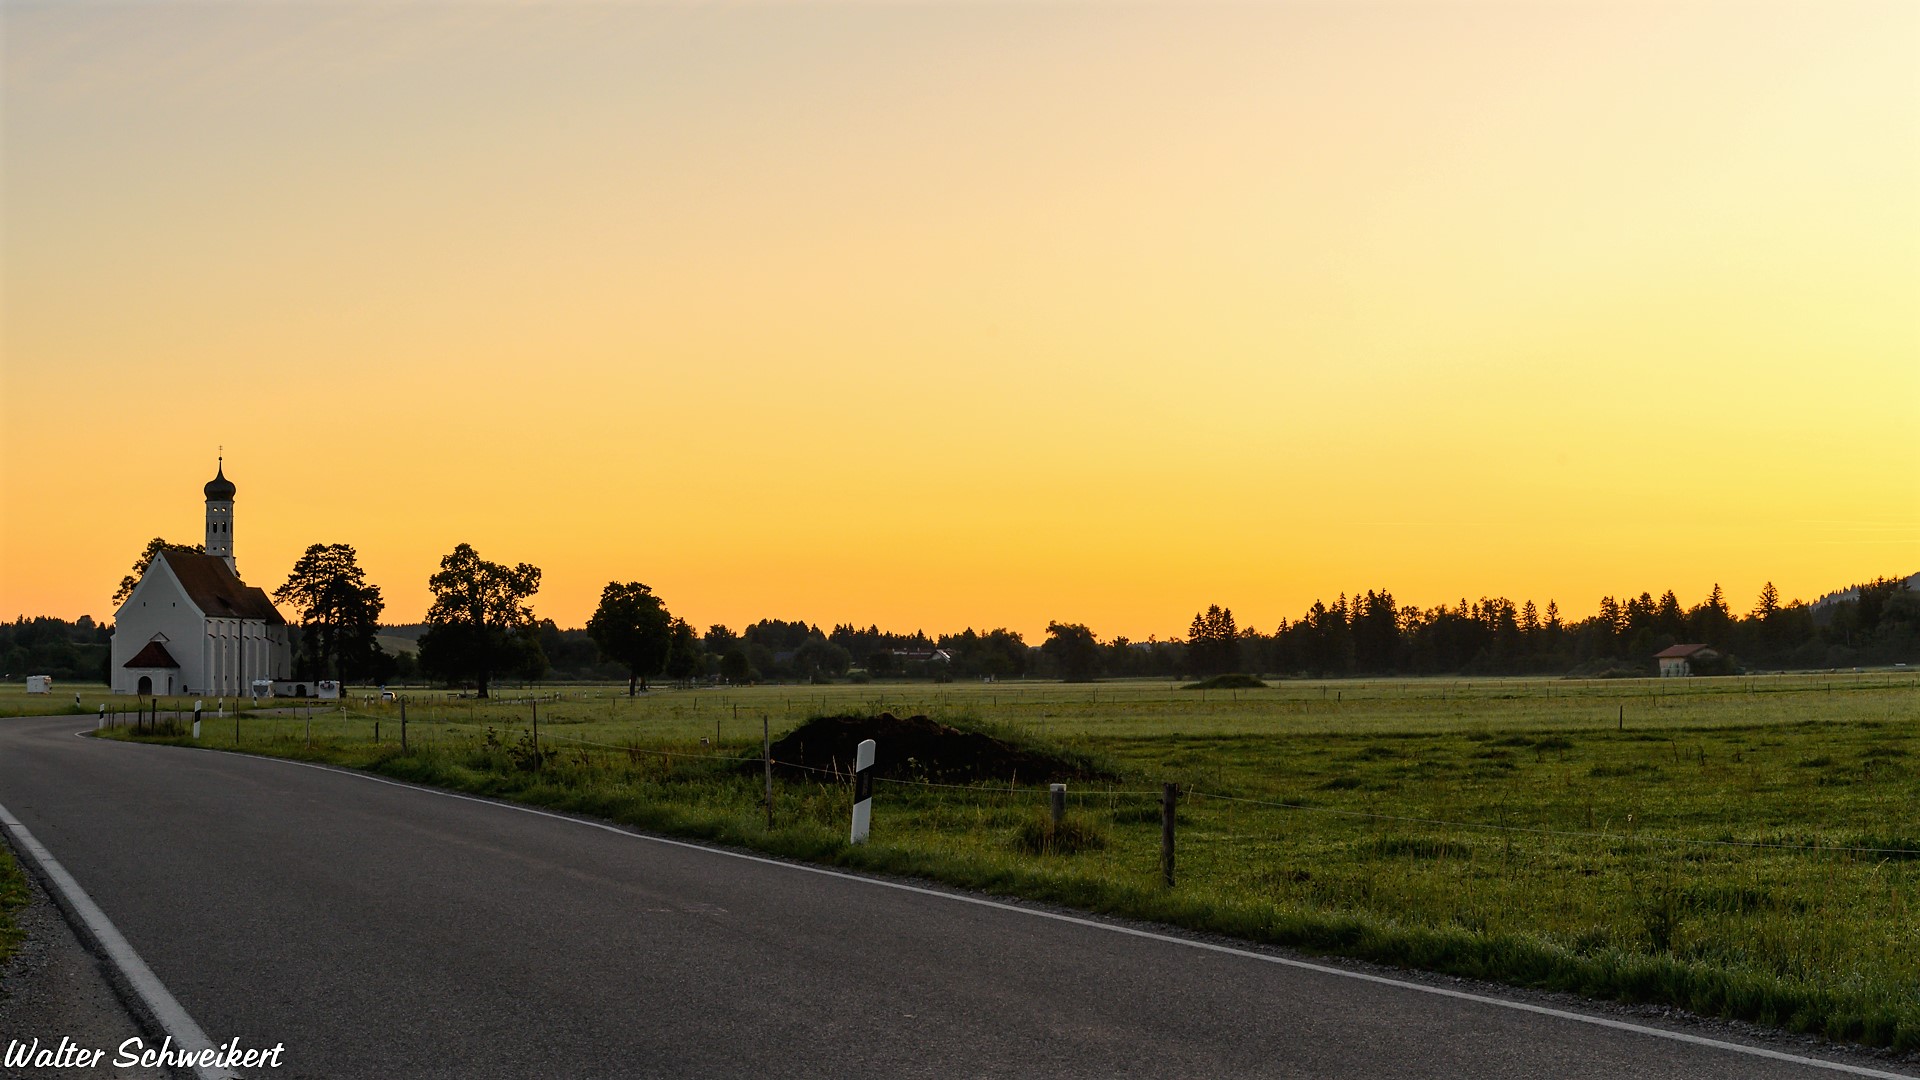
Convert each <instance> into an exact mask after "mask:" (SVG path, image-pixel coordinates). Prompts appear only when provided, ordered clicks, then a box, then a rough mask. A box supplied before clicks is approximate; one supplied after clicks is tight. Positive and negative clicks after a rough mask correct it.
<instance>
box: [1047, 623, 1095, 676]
mask: <svg viewBox="0 0 1920 1080" xmlns="http://www.w3.org/2000/svg"><path fill="white" fill-rule="evenodd" d="M1040 651H1041V652H1042V653H1045V654H1046V655H1047V656H1049V657H1051V658H1052V659H1053V662H1054V663H1055V664H1057V665H1058V666H1059V668H1060V677H1061V678H1062V679H1065V680H1066V681H1067V682H1092V681H1093V680H1094V679H1095V678H1097V677H1098V676H1099V674H1100V639H1099V638H1097V637H1095V636H1094V633H1093V631H1092V630H1090V629H1088V628H1087V627H1086V626H1085V625H1084V624H1082V623H1062V622H1050V623H1048V624H1047V640H1046V642H1045V643H1044V644H1042V645H1041V646H1040Z"/></svg>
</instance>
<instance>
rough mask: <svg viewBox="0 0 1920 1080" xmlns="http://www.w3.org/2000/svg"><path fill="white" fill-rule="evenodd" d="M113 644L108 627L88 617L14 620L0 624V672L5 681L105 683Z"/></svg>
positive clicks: (111, 631) (45, 617) (43, 617)
mask: <svg viewBox="0 0 1920 1080" xmlns="http://www.w3.org/2000/svg"><path fill="white" fill-rule="evenodd" d="M112 644H113V630H112V628H111V627H106V626H101V625H100V624H98V623H96V622H94V621H93V617H92V616H90V615H82V616H80V619H79V621H77V622H68V621H66V620H65V619H54V618H49V617H47V616H45V615H42V616H38V617H36V618H32V619H28V618H24V617H23V618H16V619H14V620H13V622H11V623H0V672H4V673H5V677H6V678H8V679H24V678H25V677H27V676H28V675H51V676H53V677H54V678H55V679H63V680H69V681H74V682H90V683H91V682H106V681H107V664H108V662H109V660H110V654H111V646H112Z"/></svg>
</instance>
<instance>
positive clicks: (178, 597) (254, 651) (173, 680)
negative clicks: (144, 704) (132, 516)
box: [110, 459, 293, 697]
mask: <svg viewBox="0 0 1920 1080" xmlns="http://www.w3.org/2000/svg"><path fill="white" fill-rule="evenodd" d="M234 491H235V489H234V486H233V481H231V480H228V479H227V474H226V462H225V460H224V459H223V460H222V461H221V462H220V464H219V465H218V466H217V467H216V468H215V475H214V478H213V479H212V480H210V481H208V482H207V486H206V488H205V492H206V497H207V541H206V549H207V553H206V554H204V555H200V554H194V553H188V552H181V551H162V552H160V553H159V554H158V555H155V556H154V559H153V562H152V563H150V564H149V565H148V566H147V569H146V572H145V573H144V574H142V575H141V577H140V583H139V584H138V585H135V586H134V589H133V594H132V595H130V596H128V597H127V602H126V603H124V604H122V605H120V610H119V611H117V612H115V613H114V617H113V648H112V657H113V659H112V662H111V665H110V672H111V678H112V684H113V692H114V693H116V694H205V695H209V696H222V697H238V696H240V695H242V694H245V693H247V692H248V691H249V690H250V688H251V686H252V684H253V682H254V680H258V679H267V680H272V679H286V678H288V677H289V676H290V675H291V674H292V669H293V638H292V633H291V631H290V629H289V627H288V626H287V621H286V620H285V619H283V618H281V617H280V612H279V611H278V610H277V609H275V608H274V606H273V601H271V600H269V599H267V594H266V593H264V592H262V591H260V590H259V589H256V588H253V587H251V586H249V585H247V584H246V583H245V582H243V581H241V580H240V575H239V573H238V571H237V570H236V569H235V563H234V558H233V496H234Z"/></svg>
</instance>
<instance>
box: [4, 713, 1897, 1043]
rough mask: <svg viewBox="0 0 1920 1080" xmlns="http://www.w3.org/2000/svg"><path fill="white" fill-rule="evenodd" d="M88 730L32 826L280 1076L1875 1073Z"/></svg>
mask: <svg viewBox="0 0 1920 1080" xmlns="http://www.w3.org/2000/svg"><path fill="white" fill-rule="evenodd" d="M87 723H88V722H87V721H86V720H85V719H84V718H75V717H60V718H47V719H23V720H0V805H4V806H5V807H6V808H7V809H9V810H11V811H12V812H13V814H14V815H15V816H17V817H18V818H19V819H20V821H21V822H22V823H23V824H24V825H25V826H26V827H27V828H28V829H29V830H31V831H32V832H33V833H34V835H35V836H37V837H38V839H39V840H40V842H41V843H42V844H44V845H45V846H46V847H47V849H48V850H49V851H50V852H51V853H52V854H53V855H54V857H55V858H57V859H58V860H60V861H61V862H62V863H64V865H65V866H66V868H67V870H68V871H69V872H71V873H72V875H73V876H74V877H75V878H76V879H77V880H78V882H79V883H80V884H81V886H83V887H84V888H85V889H86V890H87V891H88V892H89V893H90V894H91V895H92V897H93V899H94V900H95V901H96V902H97V903H98V905H99V906H100V908H101V909H102V910H103V911H104V912H105V913H106V914H107V915H108V916H109V917H110V918H111V919H112V920H113V921H114V923H115V924H116V925H117V926H118V928H119V929H120V931H121V932H122V933H123V934H124V935H125V937H126V939H127V940H128V942H129V943H130V944H131V945H132V946H133V947H134V949H135V950H137V951H138V952H139V953H140V955H141V956H142V957H143V958H144V959H145V960H146V962H147V964H148V965H149V966H150V967H151V968H152V969H153V971H154V973H155V974H156V975H157V976H158V977H159V979H160V980H161V981H162V982H163V983H165V985H166V986H167V988H168V989H169V990H171V992H172V994H173V995H174V997H175V998H176V999H177V1000H178V1001H179V1002H180V1004H181V1005H182V1006H183V1007H184V1008H185V1010H186V1011H187V1013H189V1014H190V1015H191V1016H192V1017H193V1019H194V1020H197V1021H198V1023H199V1026H200V1027H201V1028H203V1029H204V1030H205V1031H206V1033H207V1034H208V1035H209V1036H211V1037H212V1039H213V1040H214V1041H215V1042H225V1041H226V1040H227V1039H229V1038H233V1037H239V1038H240V1039H241V1040H242V1041H243V1042H244V1043H246V1044H248V1045H268V1046H270V1045H272V1044H274V1043H284V1044H285V1045H286V1052H285V1057H284V1061H285V1064H284V1066H283V1067H282V1068H281V1069H279V1070H277V1071H275V1072H274V1073H272V1075H276V1076H283V1077H284V1076H303V1077H327V1078H340V1077H369V1078H372V1077H380V1078H395V1077H457V1078H460V1080H477V1078H484V1077H516V1078H517V1077H556V1078H559V1077H564V1078H589V1077H653V1076H659V1077H754V1078H765V1077H783V1076H831V1077H835V1078H836V1080H842V1078H856V1077H886V1078H900V1077H916V1076H927V1077H942V1078H946V1077H969V1076H995V1077H1000V1076H1021V1077H1113V1076H1151V1077H1248V1076H1286V1077H1327V1078H1335V1077H1367V1078H1378V1077H1515V1078H1518V1077H1528V1078H1533V1077H1596V1078H1598V1077H1606V1078H1618V1077H1726V1078H1729V1080H1732V1078H1741V1080H1747V1078H1771V1077H1831V1076H1836V1075H1844V1074H1842V1073H1835V1072H1832V1071H1828V1070H1826V1069H1822V1068H1816V1067H1812V1066H1808V1065H1803V1064H1796V1063H1793V1062H1783V1061H1778V1060H1770V1059H1768V1058H1764V1057H1754V1056H1750V1055H1747V1054H1742V1053H1737V1052H1734V1051H1730V1050H1727V1049H1722V1048H1718V1047H1713V1046H1702V1045H1692V1044H1688V1043H1683V1042H1675V1041H1671V1040H1668V1039H1662V1038H1657V1037H1654V1036H1652V1035H1650V1034H1646V1033H1643V1032H1639V1031H1633V1030H1618V1029H1612V1028H1607V1027H1600V1026H1594V1025H1592V1024H1587V1023H1581V1022H1577V1021H1573V1020H1568V1019H1562V1018H1558V1017H1553V1016H1546V1015H1540V1014H1537V1013H1529V1012H1525V1011H1518V1010H1514V1009H1510V1008H1504V1007H1501V1006H1498V1005H1493V1004H1486V1003H1481V1002H1475V1001H1470V1000H1459V999H1454V998H1448V997H1442V996H1436V995H1434V994H1431V993H1425V992H1421V991H1419V990H1416V989H1411V988H1407V987H1402V986H1396V985H1386V984H1382V983H1378V982H1368V981H1362V980H1357V979H1352V978H1346V977H1342V976H1339V975H1333V974H1326V973H1321V972H1316V971H1311V970H1302V969H1298V968H1293V967H1287V966H1282V965H1279V964H1274V963H1267V962H1262V961H1261V960H1259V959H1255V958H1252V957H1249V956H1245V955H1239V954H1237V953H1235V952H1233V951H1215V950H1207V949H1201V948H1195V947H1193V946H1192V945H1190V944H1186V943H1183V942H1181V941H1177V940H1161V939H1158V938H1155V937H1148V936H1138V935H1130V934H1124V933H1116V932H1114V931H1113V930H1111V929H1104V928H1101V927H1098V926H1092V925H1085V924H1082V923H1077V922H1073V921H1066V920H1059V919H1050V918H1044V917H1037V916H1035V915H1033V914H1031V913H1028V912H1022V911H1015V910H1007V909H1005V908H1002V907H997V906H990V905H983V904H977V903H968V902H965V901H962V900H956V899H954V898H952V897H951V896H948V895H942V894H940V893H939V892H938V891H937V890H936V891H926V892H922V891H910V890H903V889H897V888H889V887H886V886H885V885H880V884H875V883H873V882H871V881H868V880H860V879H852V878H848V877H844V876H835V875H828V874H820V873H814V872H809V871H807V870H804V869H797V868H795V867H792V866H789V865H785V864H777V863H770V862H765V861H757V860H751V859H743V858H738V857H735V856H732V855H728V854H724V853H718V852H714V851H709V850H706V849H701V848H695V847H691V846H683V845H677V844H670V843H661V842H658V841H655V840H651V839H646V838H640V837H636V836H633V835H630V834H625V833H621V832H615V831H610V830H606V829H600V828H593V827H589V826H586V825H582V824H580V823H578V822H576V821H573V820H569V819H559V818H554V817H547V816H540V815H536V814H530V813H525V812H522V811H518V810H514V809H511V808H506V807H502V806H499V805H496V804H491V803H485V802H478V801H471V800H462V799H456V798H449V797H446V796H444V795H440V794H435V793H431V792H426V791H423V790H421V789H418V788H411V787H407V786H402V785H395V784H388V783H379V782H374V781H370V780H368V779H365V778H361V777H356V776H352V775H347V774H343V773H338V772H332V771H327V770H321V769H315V768H310V767H302V766H299V765H294V764H290V763H285V762H277V761H270V760H263V759H256V758H246V757H240V756H235V755H229V754H220V753H209V752H202V751H195V750H183V749H177V748H169V747H153V746H135V745H128V744H125V743H109V742H103V741H99V740H94V739H82V738H76V737H75V735H74V732H75V731H76V730H77V729H79V728H82V727H85V726H86V725H87ZM1275 955H1278V954H1275ZM1466 989H1469V990H1473V991H1475V992H1483V993H1484V992H1488V991H1486V990H1485V988H1479V987H1466ZM1493 993H1498V992H1497V991H1493ZM1595 1015H1602V1016H1605V1015H1609V1014H1606V1013H1604V1012H1599V1011H1596V1014H1595ZM1693 1030H1698V1029H1693ZM1704 1033H1705V1034H1707V1035H1710V1036H1712V1037H1714V1038H1727V1037H1728V1036H1727V1035H1726V1034H1725V1033H1724V1032H1723V1031H1721V1030H1718V1029H1711V1030H1707V1031H1705V1032H1704ZM14 1034H17V1033H11V1032H7V1031H0V1044H4V1042H5V1040H6V1039H7V1038H8V1037H9V1036H11V1035H14ZM41 1034H44V1033H41ZM1776 1049H1784V1050H1786V1051H1789V1052H1793V1053H1803V1052H1806V1051H1804V1050H1803V1049H1802V1048H1800V1047H1797V1046H1794V1045H1792V1044H1788V1045H1785V1046H1776ZM1836 1060H1841V1061H1850V1062H1852V1063H1853V1064H1854V1065H1855V1066H1861V1065H1865V1066H1868V1067H1879V1068H1884V1067H1885V1066H1882V1065H1876V1063H1874V1062H1872V1061H1870V1060H1864V1059H1861V1058H1859V1057H1851V1058H1849V1057H1846V1056H1844V1055H1842V1056H1840V1057H1838V1058H1836Z"/></svg>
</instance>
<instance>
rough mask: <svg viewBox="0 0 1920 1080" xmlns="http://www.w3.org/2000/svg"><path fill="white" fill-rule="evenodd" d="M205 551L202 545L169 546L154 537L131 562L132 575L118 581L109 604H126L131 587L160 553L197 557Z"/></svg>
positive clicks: (131, 591)
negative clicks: (182, 553) (179, 552)
mask: <svg viewBox="0 0 1920 1080" xmlns="http://www.w3.org/2000/svg"><path fill="white" fill-rule="evenodd" d="M206 550H207V549H206V546H205V545H203V544H169V543H167V541H166V540H165V539H164V538H162V537H158V536H156V537H154V538H153V539H151V540H149V541H147V547H146V550H144V551H142V552H141V553H140V557H139V558H137V559H135V560H133V573H131V574H128V575H127V576H126V577H123V578H121V579H120V587H119V588H117V589H115V590H113V600H112V601H111V603H112V604H113V606H114V607H119V606H120V605H121V604H124V603H126V601H127V597H129V596H132V595H133V587H134V586H135V585H138V584H140V579H141V578H142V577H143V576H145V575H146V572H147V567H149V566H152V565H153V560H155V559H157V558H159V557H160V553H161V552H163V551H184V552H186V553H187V554H189V555H198V554H202V553H204V552H205V551H206Z"/></svg>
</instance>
